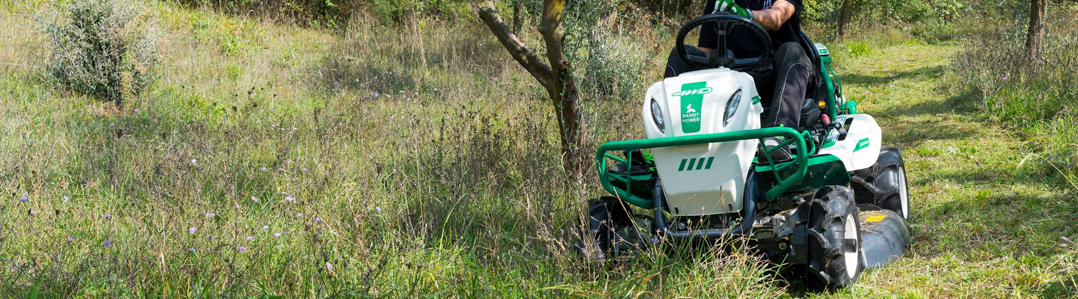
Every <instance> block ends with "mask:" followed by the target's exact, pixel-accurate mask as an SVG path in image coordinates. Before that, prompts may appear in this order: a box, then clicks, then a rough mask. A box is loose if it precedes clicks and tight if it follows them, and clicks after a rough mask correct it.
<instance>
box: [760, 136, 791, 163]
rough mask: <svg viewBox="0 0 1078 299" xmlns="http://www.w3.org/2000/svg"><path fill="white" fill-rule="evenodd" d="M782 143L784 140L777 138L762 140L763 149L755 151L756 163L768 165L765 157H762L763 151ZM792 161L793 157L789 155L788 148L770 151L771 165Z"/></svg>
mask: <svg viewBox="0 0 1078 299" xmlns="http://www.w3.org/2000/svg"><path fill="white" fill-rule="evenodd" d="M784 141H785V140H782V139H781V138H778V137H767V138H764V147H762V148H760V150H758V151H756V162H757V163H760V164H768V162H767V157H765V156H764V149H765V148H772V147H776V146H778V145H779V144H781V143H783V142H784ZM793 159H794V158H793V156H792V155H790V148H789V147H788V146H783V147H780V148H777V149H775V150H773V151H771V162H773V163H782V162H786V161H790V160H793Z"/></svg>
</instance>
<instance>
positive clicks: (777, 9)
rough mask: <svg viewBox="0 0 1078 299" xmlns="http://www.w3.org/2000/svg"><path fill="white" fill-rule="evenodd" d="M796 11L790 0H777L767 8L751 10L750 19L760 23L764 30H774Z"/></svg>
mask: <svg viewBox="0 0 1078 299" xmlns="http://www.w3.org/2000/svg"><path fill="white" fill-rule="evenodd" d="M796 11H797V8H796V7H794V5H793V3H790V1H786V0H777V1H775V4H772V5H771V8H769V9H765V10H754V11H752V21H753V22H756V23H757V24H760V26H761V27H764V30H767V31H775V30H779V27H782V24H783V23H786V21H787V20H789V19H790V18H791V17H793V16H794V12H796Z"/></svg>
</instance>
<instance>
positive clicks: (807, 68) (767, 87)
mask: <svg viewBox="0 0 1078 299" xmlns="http://www.w3.org/2000/svg"><path fill="white" fill-rule="evenodd" d="M685 51H686V52H688V53H689V54H694V55H700V56H707V54H706V53H704V51H701V50H700V49H698V48H696V47H692V46H686V47H685ZM814 65H815V64H813V63H812V60H811V59H809V57H808V55H807V54H805V49H804V48H802V47H801V45H799V44H797V43H793V42H790V43H784V44H782V45H781V46H779V49H778V50H776V51H775V54H774V55H773V56H772V58H771V61H769V62H766V63H764V64H763V65H761V66H760V67H758V68H756V69H755V70H751V71H748V74H749V75H751V76H752V78H753V81H756V88H757V91H758V92H759V93H760V100H761V102H763V104H764V105H769V107H771V108H770V109H769V110H770V111H771V112H770V115H767V119H764V122H763V124H761V125H763V126H764V127H775V126H785V127H789V128H794V129H797V128H798V122H799V121H800V120H801V105H802V104H804V103H805V93H806V92H807V91H808V88H809V84H810V83H811V82H815V76H816V72H815V71H814V70H813V66H814ZM700 69H703V67H698V66H694V65H690V64H689V63H687V62H685V61H684V60H682V59H681V56H678V54H677V51H676V50H671V51H670V58H668V59H667V62H666V75H665V76H666V78H670V77H677V75H679V74H681V73H684V72H691V71H695V70H700ZM775 99H779V100H778V101H776V100H775Z"/></svg>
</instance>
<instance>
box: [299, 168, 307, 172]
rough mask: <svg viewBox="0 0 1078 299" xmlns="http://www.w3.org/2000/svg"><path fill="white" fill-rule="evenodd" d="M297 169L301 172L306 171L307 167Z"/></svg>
mask: <svg viewBox="0 0 1078 299" xmlns="http://www.w3.org/2000/svg"><path fill="white" fill-rule="evenodd" d="M299 171H302V172H307V168H302V169H300V170H299Z"/></svg>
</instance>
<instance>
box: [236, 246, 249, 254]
mask: <svg viewBox="0 0 1078 299" xmlns="http://www.w3.org/2000/svg"><path fill="white" fill-rule="evenodd" d="M236 250H238V251H239V252H240V253H244V252H247V248H244V247H243V246H240V247H237V248H236Z"/></svg>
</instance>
